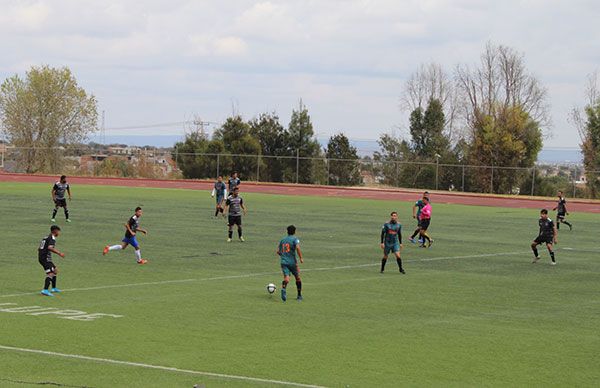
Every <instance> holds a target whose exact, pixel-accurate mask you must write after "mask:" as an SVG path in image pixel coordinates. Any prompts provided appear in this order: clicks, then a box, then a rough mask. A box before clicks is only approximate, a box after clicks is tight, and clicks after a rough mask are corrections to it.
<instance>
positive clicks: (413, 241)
mask: <svg viewBox="0 0 600 388" xmlns="http://www.w3.org/2000/svg"><path fill="white" fill-rule="evenodd" d="M408 241H410V242H411V243H413V244H415V243H416V241H415V239H414V238H412V237H411V238H409V239H408Z"/></svg>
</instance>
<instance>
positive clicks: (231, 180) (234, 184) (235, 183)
mask: <svg viewBox="0 0 600 388" xmlns="http://www.w3.org/2000/svg"><path fill="white" fill-rule="evenodd" d="M228 183H229V192H230V193H233V189H235V188H236V187H238V186H239V185H240V183H242V181H241V180H240V178H234V177H231V178H229V182H228Z"/></svg>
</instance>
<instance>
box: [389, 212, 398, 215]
mask: <svg viewBox="0 0 600 388" xmlns="http://www.w3.org/2000/svg"><path fill="white" fill-rule="evenodd" d="M394 214H396V215H397V214H398V212H391V213H390V216H393V215H394Z"/></svg>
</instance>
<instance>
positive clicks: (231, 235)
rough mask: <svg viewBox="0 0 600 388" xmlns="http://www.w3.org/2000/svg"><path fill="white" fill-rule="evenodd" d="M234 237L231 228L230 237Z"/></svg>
mask: <svg viewBox="0 0 600 388" xmlns="http://www.w3.org/2000/svg"><path fill="white" fill-rule="evenodd" d="M232 237H233V230H230V231H229V238H232Z"/></svg>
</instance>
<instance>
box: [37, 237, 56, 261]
mask: <svg viewBox="0 0 600 388" xmlns="http://www.w3.org/2000/svg"><path fill="white" fill-rule="evenodd" d="M55 245H56V238H55V237H54V236H53V235H52V234H50V235H49V236H48V237H44V238H43V239H42V241H41V242H40V246H39V248H38V260H39V261H40V263H44V262H46V263H47V262H51V261H52V251H50V248H54V246H55Z"/></svg>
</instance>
